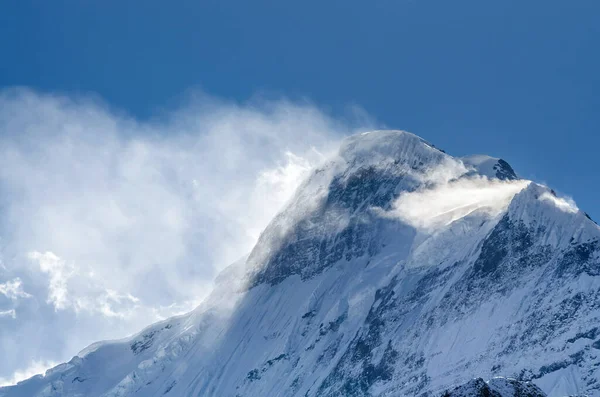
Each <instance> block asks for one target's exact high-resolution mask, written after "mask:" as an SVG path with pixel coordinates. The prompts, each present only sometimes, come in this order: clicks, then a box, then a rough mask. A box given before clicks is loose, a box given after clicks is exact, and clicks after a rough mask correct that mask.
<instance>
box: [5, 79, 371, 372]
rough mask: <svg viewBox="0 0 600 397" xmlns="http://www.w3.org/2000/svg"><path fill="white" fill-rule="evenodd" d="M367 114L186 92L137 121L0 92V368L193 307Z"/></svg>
mask: <svg viewBox="0 0 600 397" xmlns="http://www.w3.org/2000/svg"><path fill="white" fill-rule="evenodd" d="M368 124H369V121H368V118H367V119H365V118H364V114H363V113H360V114H358V116H357V117H356V118H354V117H353V116H352V114H350V115H349V116H348V117H345V118H343V119H341V118H336V117H332V116H331V115H328V114H326V113H324V112H322V111H321V110H319V109H318V108H317V107H315V106H314V105H312V104H310V103H307V102H301V103H298V102H290V101H287V100H276V101H268V100H261V99H254V100H251V101H248V102H246V103H242V104H240V103H234V102H227V101H222V100H219V99H216V98H212V97H209V96H207V95H204V94H197V95H195V96H193V97H191V98H190V99H189V101H188V102H187V103H186V104H185V105H183V106H181V107H180V108H179V109H177V110H174V111H172V112H168V113H165V114H164V115H162V116H161V117H160V118H156V119H153V120H150V121H138V120H136V119H134V118H131V117H129V116H127V115H123V114H121V113H119V112H118V111H116V110H114V109H110V108H109V107H108V106H106V105H105V104H103V103H100V102H98V101H94V100H92V99H89V98H73V97H67V96H56V95H45V94H39V93H36V92H32V91H28V90H10V91H4V92H2V93H0V215H1V217H0V239H1V240H0V244H1V257H0V261H1V262H0V324H1V325H0V351H2V352H3V353H4V354H5V358H6V359H5V360H2V362H0V377H2V378H4V379H13V378H14V377H13V375H12V374H13V373H14V372H15V371H17V370H21V372H23V371H25V370H22V369H23V368H25V369H26V368H31V367H32V365H33V364H36V363H45V362H49V361H63V360H65V359H69V358H70V356H71V355H73V354H75V353H77V351H79V350H80V349H81V348H83V347H85V346H86V345H87V344H89V343H91V342H94V341H97V340H99V339H105V338H115V337H122V336H124V335H127V334H130V333H133V332H135V331H138V330H139V329H141V327H142V326H144V325H147V324H149V323H151V322H153V321H155V320H157V319H159V318H164V317H166V316H170V315H173V314H178V313H181V312H185V311H187V310H189V309H191V308H193V307H194V306H195V305H196V304H197V303H198V302H199V301H200V300H201V299H202V298H203V297H204V296H205V295H206V294H207V293H208V292H209V291H210V289H211V283H212V280H213V278H214V276H215V274H216V273H217V272H218V271H219V270H220V269H222V268H223V267H224V266H226V265H228V264H229V263H231V262H233V261H235V260H236V259H238V258H239V257H241V256H242V255H243V254H245V253H247V252H248V251H249V250H250V249H251V247H252V246H253V244H254V242H255V241H256V239H257V238H258V236H259V234H260V232H261V231H262V230H263V228H264V227H265V226H266V224H267V223H268V221H269V220H270V219H271V218H272V217H273V216H274V215H275V213H276V212H277V211H278V210H279V209H280V208H281V207H282V205H283V204H284V203H285V202H286V201H287V200H288V199H289V198H290V197H291V195H292V194H293V192H294V190H295V188H296V186H297V185H298V183H299V182H300V181H301V180H302V178H303V177H304V176H305V175H306V172H307V171H308V170H309V169H311V168H312V167H313V166H314V165H315V164H318V163H319V162H320V161H321V160H322V159H323V157H324V156H325V155H327V154H328V153H329V151H331V150H333V149H334V148H337V142H338V141H339V139H340V138H341V137H342V136H344V135H347V134H349V133H352V132H354V131H355V130H356V129H357V128H361V127H371V126H370V125H368ZM67 334H68V337H67V336H66V335H67ZM17 336H18V338H17ZM36 365H37V364H36ZM33 367H36V366H35V365H33ZM36 368H37V367H36ZM25 372H27V371H25ZM28 373H29V372H28Z"/></svg>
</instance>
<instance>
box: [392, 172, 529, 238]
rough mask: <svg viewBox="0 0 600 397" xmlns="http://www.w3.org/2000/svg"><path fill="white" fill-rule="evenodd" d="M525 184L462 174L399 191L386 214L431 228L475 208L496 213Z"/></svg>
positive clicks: (417, 225) (504, 207)
mask: <svg viewBox="0 0 600 397" xmlns="http://www.w3.org/2000/svg"><path fill="white" fill-rule="evenodd" d="M528 184H529V181H523V180H519V181H501V180H497V179H488V178H487V177H484V176H474V177H469V178H461V179H458V180H454V181H448V182H446V183H440V184H436V185H433V186H431V187H427V188H424V189H419V190H417V191H415V192H410V193H405V194H403V195H401V196H400V197H399V199H398V200H397V201H396V203H394V208H393V210H392V211H390V212H389V213H388V215H390V216H395V217H398V218H400V219H402V220H403V221H405V222H407V223H408V224H410V225H412V226H414V227H416V228H419V229H422V230H425V231H430V230H434V229H437V228H439V227H443V226H446V225H448V224H450V223H452V222H454V221H455V220H457V219H460V218H462V217H464V216H466V215H468V214H470V213H472V212H474V211H486V212H487V213H489V214H490V215H492V216H495V215H498V214H500V213H501V212H502V211H504V210H505V209H506V208H507V206H508V205H509V203H510V201H511V199H512V198H513V197H514V195H515V194H517V193H518V192H520V191H521V190H523V189H524V188H525V187H526V186H527V185H528Z"/></svg>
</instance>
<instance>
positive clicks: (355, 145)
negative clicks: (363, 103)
mask: <svg viewBox="0 0 600 397" xmlns="http://www.w3.org/2000/svg"><path fill="white" fill-rule="evenodd" d="M339 156H340V157H341V158H342V159H344V160H345V161H346V162H347V163H350V164H354V165H357V166H360V167H366V166H377V167H379V168H381V167H383V166H387V165H389V164H390V163H394V164H399V163H403V164H408V165H410V166H411V167H413V168H417V167H419V166H423V165H426V164H428V163H431V162H432V163H434V164H437V163H439V162H440V161H442V160H443V159H446V158H450V156H448V155H446V154H445V153H444V152H443V151H441V150H439V149H437V148H435V146H433V145H431V144H429V143H428V142H427V141H425V140H424V139H423V138H421V137H419V136H417V135H415V134H412V133H410V132H406V131H401V130H377V131H369V132H363V133H359V134H355V135H352V136H349V137H347V138H346V139H344V140H343V141H342V144H341V146H340V150H339Z"/></svg>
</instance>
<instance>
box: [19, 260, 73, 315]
mask: <svg viewBox="0 0 600 397" xmlns="http://www.w3.org/2000/svg"><path fill="white" fill-rule="evenodd" d="M27 256H28V257H29V259H32V260H34V261H36V262H37V263H38V264H39V266H40V270H41V271H42V272H43V273H47V274H48V278H49V282H48V283H49V284H48V300H47V302H48V303H50V304H52V305H53V306H54V309H56V310H61V309H65V308H66V307H67V306H68V305H69V297H68V290H67V283H68V282H69V279H70V278H71V277H72V276H73V275H74V273H75V268H74V266H73V265H68V264H67V263H66V262H65V261H63V260H62V259H60V258H59V257H58V256H56V255H55V254H54V253H52V252H50V251H48V252H45V253H43V254H42V253H40V252H29V253H28V254H27Z"/></svg>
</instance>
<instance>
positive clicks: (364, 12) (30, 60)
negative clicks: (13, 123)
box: [0, 0, 600, 218]
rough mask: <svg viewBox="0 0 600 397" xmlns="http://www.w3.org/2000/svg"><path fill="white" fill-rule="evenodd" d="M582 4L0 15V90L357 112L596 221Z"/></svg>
mask: <svg viewBox="0 0 600 397" xmlns="http://www.w3.org/2000/svg"><path fill="white" fill-rule="evenodd" d="M598 20H600V3H599V2H598V1H595V0H576V1H563V0H525V1H523V0H518V1H517V0H505V1H493V2H492V1H480V0H457V1H447V0H406V1H404V0H400V1H390V0H377V1H372V2H367V1H354V0H352V1H314V0H307V1H302V2H278V1H271V0H258V1H252V2H249V1H235V0H226V1H213V0H206V1H182V0H175V1H171V2H169V3H168V5H167V4H166V3H164V2H159V1H155V0H149V1H144V2H136V1H111V0H109V1H101V2H100V1H64V0H59V1H52V2H42V1H30V0H21V1H9V2H5V3H4V5H3V12H2V13H1V15H0V48H1V49H2V53H3V54H4V55H3V58H4V60H3V61H2V62H0V86H14V85H25V86H28V87H34V88H36V89H39V90H42V91H50V92H54V91H61V92H67V93H73V92H76V93H90V92H91V93H95V94H97V95H99V96H100V97H101V98H103V99H104V100H105V101H107V102H108V103H109V104H110V105H112V106H114V107H116V108H118V109H121V110H123V111H125V112H129V113H131V114H133V115H136V116H138V117H142V118H147V117H151V116H153V115H155V114H156V113H157V112H160V111H161V110H164V108H170V107H172V106H175V105H176V104H177V103H178V101H179V100H180V99H181V96H182V95H183V94H184V93H185V92H186V91H188V90H190V89H192V88H201V89H203V90H205V91H207V92H208V93H210V94H212V95H216V96H219V97H223V98H228V99H239V100H243V99H246V98H248V97H251V96H252V95H255V94H256V93H263V94H266V95H274V96H279V95H285V96H287V97H290V98H300V97H307V98H310V99H311V100H312V101H314V102H316V103H317V104H319V105H320V106H322V107H324V108H327V109H330V110H331V111H332V112H337V111H340V109H342V108H343V107H344V106H346V105H348V104H358V105H360V106H362V107H364V108H365V109H366V110H367V111H368V112H369V113H370V114H371V115H373V116H374V117H376V118H377V120H378V121H379V122H380V123H381V124H384V125H385V126H388V127H391V128H400V129H406V130H409V131H412V132H414V133H417V134H419V135H421V136H423V137H425V138H427V139H428V140H430V141H432V142H433V143H435V144H436V145H438V146H440V147H442V148H445V149H446V150H447V151H449V152H451V153H453V154H467V153H490V154H493V155H496V156H501V157H504V158H506V159H507V160H509V162H510V163H512V164H513V166H514V167H515V168H516V169H517V170H518V171H519V172H520V173H521V174H523V175H525V176H526V177H530V178H535V179H537V180H542V181H545V182H547V183H549V184H550V185H552V186H554V187H555V188H556V189H558V190H560V191H562V192H564V193H566V194H570V195H572V196H574V198H575V199H576V200H577V202H578V203H579V205H580V206H581V207H582V208H584V209H585V210H587V211H588V212H589V213H591V214H593V215H594V216H595V217H596V218H600V208H598V206H597V197H598V193H599V188H598V186H599V182H600V178H599V177H598V174H597V167H596V166H595V161H594V160H595V158H596V154H597V150H598V147H599V144H600V134H599V133H598V132H599V124H600V123H599V121H600V114H599V112H598V109H600V95H598V91H599V88H600V74H599V73H598V70H600V51H598V48H600V23H598Z"/></svg>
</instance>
